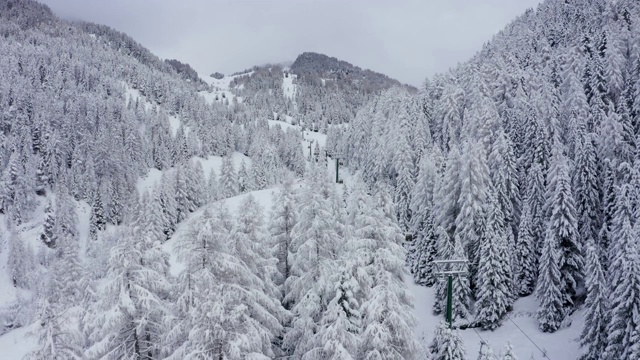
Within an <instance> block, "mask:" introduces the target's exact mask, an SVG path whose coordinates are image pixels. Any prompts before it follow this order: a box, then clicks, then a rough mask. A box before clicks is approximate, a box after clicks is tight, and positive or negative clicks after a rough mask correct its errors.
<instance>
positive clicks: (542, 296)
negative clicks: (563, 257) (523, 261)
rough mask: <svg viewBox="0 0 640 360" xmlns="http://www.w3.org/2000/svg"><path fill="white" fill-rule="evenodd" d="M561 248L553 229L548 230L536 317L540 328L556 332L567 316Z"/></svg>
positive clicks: (542, 260) (542, 258)
mask: <svg viewBox="0 0 640 360" xmlns="http://www.w3.org/2000/svg"><path fill="white" fill-rule="evenodd" d="M559 251H560V250H559V249H558V244H557V240H556V237H555V236H553V234H552V233H551V230H548V231H547V236H546V238H545V242H544V246H543V247H542V255H541V257H540V264H539V269H538V285H537V288H536V298H537V299H538V301H540V306H539V308H538V312H537V314H536V317H537V318H538V323H539V326H540V329H541V330H542V331H544V332H555V331H556V330H558V329H559V328H560V325H561V324H562V321H563V320H564V318H565V315H566V311H565V309H564V303H563V299H564V297H563V294H562V290H563V289H564V283H563V282H562V278H561V275H560V265H559V258H560V255H559Z"/></svg>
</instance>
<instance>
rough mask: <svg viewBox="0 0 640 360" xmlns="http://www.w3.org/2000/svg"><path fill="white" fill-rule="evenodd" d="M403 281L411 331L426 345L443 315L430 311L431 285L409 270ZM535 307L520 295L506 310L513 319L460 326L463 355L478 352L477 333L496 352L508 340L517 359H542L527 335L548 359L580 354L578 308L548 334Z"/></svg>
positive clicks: (580, 317) (567, 358)
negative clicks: (489, 327) (492, 325)
mask: <svg viewBox="0 0 640 360" xmlns="http://www.w3.org/2000/svg"><path fill="white" fill-rule="evenodd" d="M405 283H406V285H407V288H408V289H409V291H410V292H411V293H412V294H413V296H414V311H413V314H414V316H415V317H416V320H418V324H417V326H416V328H415V331H414V333H415V335H416V337H417V338H418V339H419V340H420V341H422V343H423V344H425V345H429V344H430V343H431V340H432V337H433V332H434V330H435V328H436V325H437V324H438V322H440V321H441V320H443V319H444V317H443V316H436V315H433V313H432V311H431V309H432V306H433V303H434V295H435V294H434V288H428V287H425V286H420V285H416V284H415V283H414V282H413V279H412V277H411V275H409V274H407V275H406V276H405ZM537 308H538V303H537V301H536V300H535V297H534V296H528V297H525V298H520V299H518V300H517V301H516V303H515V304H514V309H513V311H512V312H510V313H509V314H508V315H509V318H510V319H511V320H513V322H511V321H510V320H509V319H508V318H505V319H504V321H503V323H502V326H500V327H499V328H498V329H496V330H494V331H483V330H481V329H475V331H474V329H466V330H460V334H461V335H462V339H463V341H464V345H465V347H466V349H467V357H468V358H469V359H475V358H476V357H477V356H478V352H479V351H480V337H482V338H483V339H484V340H485V341H486V342H487V343H489V345H490V346H491V347H492V348H493V351H494V352H495V353H496V354H499V353H501V352H502V351H504V347H505V346H506V345H507V343H511V345H513V349H514V353H515V354H516V356H518V357H519V358H520V359H536V360H537V359H545V357H544V356H543V354H542V352H541V351H540V350H538V349H537V348H536V346H535V345H534V344H532V343H531V341H530V340H529V339H527V336H529V337H530V338H531V339H532V340H533V341H534V342H535V343H536V344H538V345H539V346H540V348H541V349H542V350H544V351H546V352H547V356H548V358H549V359H554V360H555V359H562V360H572V359H577V358H578V356H579V355H580V345H579V343H578V342H577V339H578V338H579V336H580V331H581V330H582V326H583V318H584V317H583V314H582V311H579V312H577V313H575V314H573V316H572V320H573V324H571V326H569V327H567V328H563V329H560V330H558V331H556V332H555V333H553V334H550V333H544V332H542V331H540V329H539V328H538V322H537V320H536V318H535V312H536V310H537ZM514 323H515V324H514ZM516 325H517V326H516ZM518 327H519V328H520V329H521V330H522V331H523V332H524V333H526V334H527V336H525V335H524V334H523V333H522V332H521V331H520V330H519V329H518ZM476 331H477V333H476ZM422 339H424V340H422ZM425 342H426V343H425Z"/></svg>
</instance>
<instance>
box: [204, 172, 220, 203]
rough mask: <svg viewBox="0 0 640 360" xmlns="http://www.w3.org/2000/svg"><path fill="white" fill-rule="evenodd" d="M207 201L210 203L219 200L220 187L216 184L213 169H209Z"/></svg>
mask: <svg viewBox="0 0 640 360" xmlns="http://www.w3.org/2000/svg"><path fill="white" fill-rule="evenodd" d="M207 199H208V200H209V201H210V202H212V201H218V200H220V185H219V184H218V175H217V174H216V170H215V169H213V168H212V169H211V172H209V177H208V180H207Z"/></svg>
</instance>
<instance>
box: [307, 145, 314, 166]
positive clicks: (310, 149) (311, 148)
mask: <svg viewBox="0 0 640 360" xmlns="http://www.w3.org/2000/svg"><path fill="white" fill-rule="evenodd" d="M311 145H313V140H309V146H307V147H308V148H309V161H311V151H312V150H313V146H311Z"/></svg>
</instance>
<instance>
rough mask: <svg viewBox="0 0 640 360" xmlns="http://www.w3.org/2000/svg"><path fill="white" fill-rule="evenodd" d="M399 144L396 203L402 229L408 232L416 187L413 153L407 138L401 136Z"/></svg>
mask: <svg viewBox="0 0 640 360" xmlns="http://www.w3.org/2000/svg"><path fill="white" fill-rule="evenodd" d="M398 142H399V143H398V144H397V147H396V156H395V164H394V167H395V171H396V179H395V184H396V187H395V192H394V203H395V204H396V211H397V217H398V223H399V225H400V228H401V229H402V230H405V231H406V230H408V229H409V225H410V223H411V216H412V215H411V207H410V204H411V190H412V189H413V187H414V186H415V180H414V174H413V168H414V164H413V159H412V154H413V151H412V149H411V147H410V146H409V143H408V141H407V139H406V138H405V136H403V135H400V136H399V139H398Z"/></svg>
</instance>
